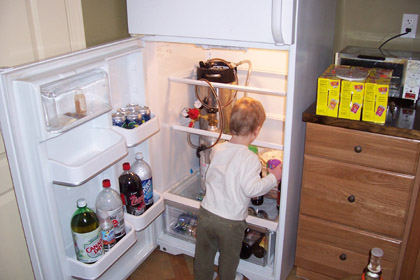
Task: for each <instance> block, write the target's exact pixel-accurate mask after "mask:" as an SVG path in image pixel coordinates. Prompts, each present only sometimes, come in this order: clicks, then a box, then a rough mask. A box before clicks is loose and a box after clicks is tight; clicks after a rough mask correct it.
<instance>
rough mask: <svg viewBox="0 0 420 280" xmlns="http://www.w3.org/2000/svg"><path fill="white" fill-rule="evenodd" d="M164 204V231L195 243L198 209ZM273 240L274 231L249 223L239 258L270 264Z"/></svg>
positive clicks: (262, 264)
mask: <svg viewBox="0 0 420 280" xmlns="http://www.w3.org/2000/svg"><path fill="white" fill-rule="evenodd" d="M165 204H166V205H165V214H164V221H165V233H166V234H168V235H170V236H173V237H176V238H178V239H181V240H184V241H188V242H191V243H195V239H196V234H197V231H196V230H197V223H198V209H196V208H194V207H189V206H187V205H182V204H178V203H174V202H171V201H166V202H165ZM275 240H276V238H275V233H274V232H272V231H269V230H267V229H266V228H262V227H257V226H251V225H249V227H248V228H247V230H246V231H245V238H244V241H243V246H242V251H241V260H242V261H247V262H251V263H254V264H257V265H260V266H266V265H267V264H271V263H272V262H273V260H274V251H275Z"/></svg>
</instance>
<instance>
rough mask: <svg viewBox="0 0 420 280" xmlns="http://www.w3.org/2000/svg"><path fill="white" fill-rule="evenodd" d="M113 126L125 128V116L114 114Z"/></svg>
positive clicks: (119, 113) (118, 113)
mask: <svg viewBox="0 0 420 280" xmlns="http://www.w3.org/2000/svg"><path fill="white" fill-rule="evenodd" d="M112 125H115V126H119V127H122V128H125V126H126V122H125V116H124V114H123V113H121V112H117V113H114V114H112Z"/></svg>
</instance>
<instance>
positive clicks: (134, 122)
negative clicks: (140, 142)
mask: <svg viewBox="0 0 420 280" xmlns="http://www.w3.org/2000/svg"><path fill="white" fill-rule="evenodd" d="M125 122H126V124H127V128H128V129H133V128H136V127H138V126H139V125H141V124H142V116H141V115H140V114H139V113H137V112H131V113H129V114H128V115H127V116H126V119H125Z"/></svg>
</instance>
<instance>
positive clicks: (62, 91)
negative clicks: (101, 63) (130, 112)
mask: <svg viewBox="0 0 420 280" xmlns="http://www.w3.org/2000/svg"><path fill="white" fill-rule="evenodd" d="M40 91H41V97H42V103H43V107H44V115H45V118H46V120H45V121H46V128H47V130H48V131H50V132H52V133H58V132H62V131H66V130H69V129H70V128H72V127H74V126H77V125H79V124H81V123H84V122H87V121H88V120H90V119H93V118H95V117H97V116H99V115H101V114H103V113H105V112H108V111H109V110H111V105H110V103H111V102H110V93H109V79H108V75H107V73H106V72H105V71H103V70H102V69H93V70H90V71H87V72H84V73H80V74H77V75H73V76H70V77H67V78H64V79H61V80H58V81H54V82H51V83H48V84H45V85H41V87H40Z"/></svg>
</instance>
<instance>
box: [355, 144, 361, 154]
mask: <svg viewBox="0 0 420 280" xmlns="http://www.w3.org/2000/svg"><path fill="white" fill-rule="evenodd" d="M354 151H355V152H356V153H360V152H361V151H362V146H360V145H357V146H354Z"/></svg>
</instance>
